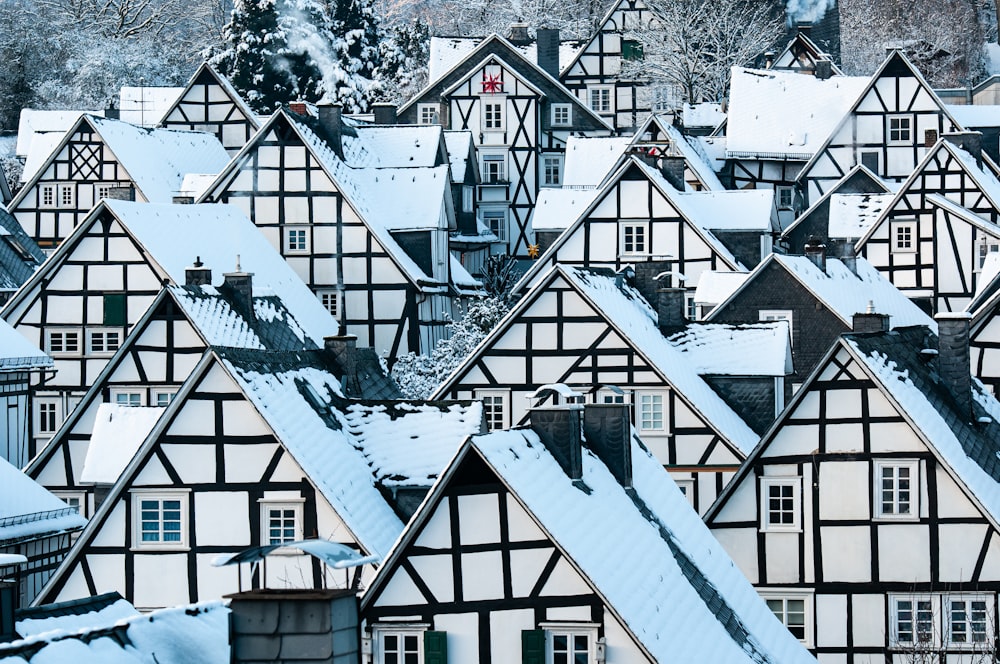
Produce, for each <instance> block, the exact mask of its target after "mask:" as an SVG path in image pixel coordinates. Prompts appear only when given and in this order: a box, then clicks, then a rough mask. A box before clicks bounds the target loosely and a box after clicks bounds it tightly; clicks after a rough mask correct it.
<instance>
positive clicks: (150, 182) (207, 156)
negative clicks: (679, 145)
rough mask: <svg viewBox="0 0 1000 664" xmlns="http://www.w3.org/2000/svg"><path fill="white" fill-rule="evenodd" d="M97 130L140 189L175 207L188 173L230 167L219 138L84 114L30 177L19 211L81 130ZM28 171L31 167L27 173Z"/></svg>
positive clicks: (152, 198) (148, 197)
mask: <svg viewBox="0 0 1000 664" xmlns="http://www.w3.org/2000/svg"><path fill="white" fill-rule="evenodd" d="M85 127H86V128H89V129H91V130H93V131H94V133H96V134H97V135H98V136H100V137H101V140H102V141H103V142H104V144H105V145H106V146H107V148H108V150H110V152H111V154H112V155H114V157H115V158H116V159H117V160H118V162H119V163H120V164H121V166H122V168H124V169H125V171H126V172H127V173H128V174H129V176H130V177H131V179H132V182H133V183H134V184H135V187H136V190H137V191H138V192H139V193H140V194H141V195H142V197H143V198H145V199H146V200H147V201H149V202H150V203H170V202H171V201H172V200H173V197H174V196H176V195H177V194H178V193H179V192H180V191H181V183H182V182H183V180H184V176H185V175H187V174H188V173H218V172H219V171H221V170H222V169H223V168H225V166H226V164H228V163H229V155H228V153H226V150H225V148H223V147H222V144H221V143H219V140H218V139H217V138H216V137H215V136H213V135H211V134H206V133H203V132H197V131H177V130H174V129H144V128H141V127H136V126H135V125H131V124H129V123H127V122H123V121H121V120H109V119H107V118H101V117H97V116H95V115H83V116H82V117H81V118H80V119H79V120H78V121H77V122H76V124H74V125H73V126H72V127H71V128H70V129H69V130H68V131H67V132H66V133H65V134H64V135H63V137H62V138H61V140H60V142H59V144H58V145H57V146H56V147H55V149H53V150H52V151H51V152H50V153H49V155H48V157H47V159H46V160H45V162H44V163H42V164H41V165H40V166H39V167H38V169H37V170H36V171H33V172H32V173H31V175H30V176H29V175H25V176H24V177H25V178H26V179H28V182H29V184H27V185H25V186H24V188H23V189H21V191H20V192H19V193H18V195H17V196H16V197H15V198H14V200H13V201H12V202H11V205H10V207H11V209H14V208H15V207H16V206H17V205H18V204H19V203H20V202H21V200H22V199H23V198H24V197H25V196H27V194H28V193H29V191H30V189H31V188H32V187H31V185H33V184H34V181H35V180H37V179H38V178H39V177H40V176H41V175H42V174H43V173H44V172H45V170H46V169H47V168H48V167H49V165H50V164H51V163H52V161H53V160H54V159H55V158H56V156H57V155H58V154H59V152H61V151H62V149H63V148H64V147H65V146H66V145H67V144H68V143H69V141H70V139H71V138H72V137H73V134H75V133H76V132H77V131H80V130H81V129H83V128H85ZM25 172H26V173H27V172H28V169H27V168H26V169H25Z"/></svg>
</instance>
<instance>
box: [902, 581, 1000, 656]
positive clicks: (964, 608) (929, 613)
mask: <svg viewBox="0 0 1000 664" xmlns="http://www.w3.org/2000/svg"><path fill="white" fill-rule="evenodd" d="M889 610H890V623H891V628H892V643H891V646H892V647H894V648H896V649H908V648H915V647H916V648H932V647H939V646H947V647H949V648H955V649H976V648H983V649H984V652H985V651H986V649H987V648H988V649H989V651H990V652H992V649H993V645H992V644H993V627H992V625H993V613H994V599H993V597H992V596H988V595H976V594H971V595H963V594H954V595H937V594H929V595H897V596H893V597H891V598H890V604H889Z"/></svg>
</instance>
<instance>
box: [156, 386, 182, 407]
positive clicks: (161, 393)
mask: <svg viewBox="0 0 1000 664" xmlns="http://www.w3.org/2000/svg"><path fill="white" fill-rule="evenodd" d="M176 396H177V390H176V388H170V389H162V388H161V389H155V390H151V391H150V396H149V405H151V406H156V407H158V408H166V407H167V406H168V405H170V402H171V401H173V400H174V397H176ZM161 397H166V401H167V403H165V404H164V403H160V400H161Z"/></svg>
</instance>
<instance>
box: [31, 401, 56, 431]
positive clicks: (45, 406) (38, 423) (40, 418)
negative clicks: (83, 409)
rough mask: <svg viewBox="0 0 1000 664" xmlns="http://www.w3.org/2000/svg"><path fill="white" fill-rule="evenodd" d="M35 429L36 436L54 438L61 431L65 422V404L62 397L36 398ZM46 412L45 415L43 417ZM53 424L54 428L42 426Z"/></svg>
mask: <svg viewBox="0 0 1000 664" xmlns="http://www.w3.org/2000/svg"><path fill="white" fill-rule="evenodd" d="M34 402H35V403H34V406H33V410H34V415H35V422H34V429H35V435H36V436H52V435H54V434H55V433H56V431H58V430H59V427H60V426H62V422H63V403H62V397H59V396H52V397H44V396H36V397H35V398H34ZM43 411H44V415H43ZM49 422H52V423H53V424H54V426H52V427H51V430H50V427H48V426H42V425H43V424H44V425H47V424H49Z"/></svg>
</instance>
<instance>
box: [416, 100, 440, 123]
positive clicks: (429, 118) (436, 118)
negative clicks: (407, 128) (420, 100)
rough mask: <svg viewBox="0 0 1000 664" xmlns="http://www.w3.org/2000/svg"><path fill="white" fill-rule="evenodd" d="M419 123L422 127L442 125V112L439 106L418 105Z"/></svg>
mask: <svg viewBox="0 0 1000 664" xmlns="http://www.w3.org/2000/svg"><path fill="white" fill-rule="evenodd" d="M417 123H418V124H422V125H435V124H441V111H440V109H439V108H438V105H437V104H417Z"/></svg>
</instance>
